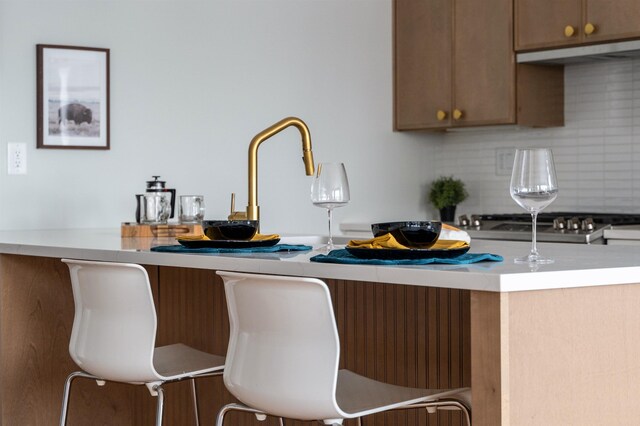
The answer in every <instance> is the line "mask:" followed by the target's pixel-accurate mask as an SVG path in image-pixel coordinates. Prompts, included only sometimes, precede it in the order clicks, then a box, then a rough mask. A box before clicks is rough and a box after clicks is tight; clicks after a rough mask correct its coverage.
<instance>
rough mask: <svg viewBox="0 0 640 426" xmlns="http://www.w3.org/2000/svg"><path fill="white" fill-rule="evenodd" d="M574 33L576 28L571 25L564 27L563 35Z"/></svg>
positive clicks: (572, 34)
mask: <svg viewBox="0 0 640 426" xmlns="http://www.w3.org/2000/svg"><path fill="white" fill-rule="evenodd" d="M575 34H576V29H575V28H574V27H572V26H571V25H567V26H566V27H564V36H565V37H573V36H574V35H575Z"/></svg>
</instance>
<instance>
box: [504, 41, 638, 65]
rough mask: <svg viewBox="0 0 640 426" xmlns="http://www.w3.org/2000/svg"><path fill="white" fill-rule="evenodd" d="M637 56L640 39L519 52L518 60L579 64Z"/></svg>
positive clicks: (519, 61)
mask: <svg viewBox="0 0 640 426" xmlns="http://www.w3.org/2000/svg"><path fill="white" fill-rule="evenodd" d="M635 57H640V40H632V41H622V42H618V43H606V44H593V45H589V46H579V47H567V48H563V49H553V50H543V51H538V52H527V53H518V54H517V55H516V60H517V62H518V63H519V64H525V63H537V64H579V63H585V62H595V61H603V60H608V59H621V58H635Z"/></svg>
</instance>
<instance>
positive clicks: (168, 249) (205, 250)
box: [151, 244, 313, 254]
mask: <svg viewBox="0 0 640 426" xmlns="http://www.w3.org/2000/svg"><path fill="white" fill-rule="evenodd" d="M311 249H313V247H311V246H305V245H297V244H276V245H275V246H271V247H247V248H211V247H199V248H188V247H183V246H181V245H173V246H157V247H151V251H159V252H163V253H191V254H220V253H275V252H278V251H306V250H311Z"/></svg>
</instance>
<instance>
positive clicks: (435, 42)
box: [394, 0, 453, 130]
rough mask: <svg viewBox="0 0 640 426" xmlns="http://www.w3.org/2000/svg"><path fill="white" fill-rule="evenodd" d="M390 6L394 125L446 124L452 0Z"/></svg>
mask: <svg viewBox="0 0 640 426" xmlns="http://www.w3.org/2000/svg"><path fill="white" fill-rule="evenodd" d="M394 9H395V13H394V18H395V23H394V24H395V27H394V29H395V51H394V58H395V60H394V62H395V100H396V106H395V114H396V127H397V128H398V129H403V130H410V129H424V128H433V129H438V128H446V127H449V126H450V116H451V105H452V93H451V89H452V85H451V82H452V72H451V71H452V69H453V67H452V60H453V57H452V55H451V52H452V48H453V38H452V36H451V35H452V30H453V26H452V24H453V22H452V15H451V14H452V12H453V10H452V2H451V0H428V1H424V0H421V1H416V0H396V2H395V6H394ZM438 113H439V114H440V116H441V120H439V119H438Z"/></svg>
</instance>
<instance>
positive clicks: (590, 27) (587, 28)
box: [584, 22, 597, 35]
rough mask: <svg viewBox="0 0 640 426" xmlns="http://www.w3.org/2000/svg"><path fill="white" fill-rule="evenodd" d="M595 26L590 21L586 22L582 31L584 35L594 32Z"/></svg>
mask: <svg viewBox="0 0 640 426" xmlns="http://www.w3.org/2000/svg"><path fill="white" fill-rule="evenodd" d="M596 29H597V28H596V26H595V25H593V24H592V23H591V22H587V24H586V25H585V26H584V33H585V34H586V35H591V34H593V33H595V32H596Z"/></svg>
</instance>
